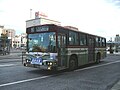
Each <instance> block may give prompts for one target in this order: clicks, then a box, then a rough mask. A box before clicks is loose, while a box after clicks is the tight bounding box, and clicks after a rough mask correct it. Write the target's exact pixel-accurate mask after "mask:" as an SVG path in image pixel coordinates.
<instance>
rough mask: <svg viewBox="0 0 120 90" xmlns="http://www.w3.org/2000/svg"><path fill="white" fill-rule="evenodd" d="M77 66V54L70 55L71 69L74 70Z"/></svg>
mask: <svg viewBox="0 0 120 90" xmlns="http://www.w3.org/2000/svg"><path fill="white" fill-rule="evenodd" d="M76 68H77V58H76V57H75V56H72V57H70V60H69V71H73V70H75V69H76Z"/></svg>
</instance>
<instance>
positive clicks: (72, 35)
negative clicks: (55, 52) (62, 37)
mask: <svg viewBox="0 0 120 90" xmlns="http://www.w3.org/2000/svg"><path fill="white" fill-rule="evenodd" d="M78 44H79V41H78V33H76V32H73V31H69V45H78Z"/></svg>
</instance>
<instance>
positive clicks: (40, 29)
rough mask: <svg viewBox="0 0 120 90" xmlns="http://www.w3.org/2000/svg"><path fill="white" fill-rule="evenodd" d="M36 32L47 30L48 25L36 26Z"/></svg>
mask: <svg viewBox="0 0 120 90" xmlns="http://www.w3.org/2000/svg"><path fill="white" fill-rule="evenodd" d="M35 30H36V32H43V31H48V30H49V27H48V26H38V27H35Z"/></svg>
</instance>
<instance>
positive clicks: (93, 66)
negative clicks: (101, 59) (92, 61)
mask: <svg viewBox="0 0 120 90" xmlns="http://www.w3.org/2000/svg"><path fill="white" fill-rule="evenodd" d="M118 62H120V61H115V62H110V63H106V64H101V65H97V66H91V67H86V68H83V69H78V70H75V71H76V72H77V71H83V70H87V69H92V68H97V67H102V66H107V65H110V64H114V63H118Z"/></svg>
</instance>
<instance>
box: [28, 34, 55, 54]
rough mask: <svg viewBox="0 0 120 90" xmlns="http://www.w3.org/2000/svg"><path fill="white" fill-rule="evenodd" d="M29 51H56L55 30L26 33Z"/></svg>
mask: <svg viewBox="0 0 120 90" xmlns="http://www.w3.org/2000/svg"><path fill="white" fill-rule="evenodd" d="M28 51H29V52H51V53H55V52H56V34H55V32H45V33H36V34H28Z"/></svg>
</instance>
